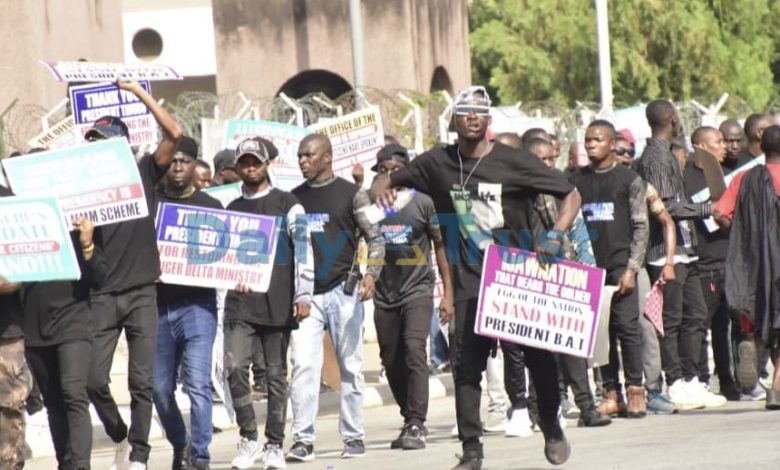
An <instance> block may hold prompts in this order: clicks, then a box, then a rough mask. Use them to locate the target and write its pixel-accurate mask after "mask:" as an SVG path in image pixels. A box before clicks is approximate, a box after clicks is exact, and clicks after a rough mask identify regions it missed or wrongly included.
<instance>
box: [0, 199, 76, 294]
mask: <svg viewBox="0 0 780 470" xmlns="http://www.w3.org/2000/svg"><path fill="white" fill-rule="evenodd" d="M0 276H2V277H4V278H5V279H7V280H8V281H11V282H37V281H54V280H75V279H79V278H80V277H81V270H80V269H79V264H78V262H77V261H76V253H75V251H74V250H73V244H72V243H71V240H70V233H69V231H68V227H67V226H66V225H65V219H64V217H63V216H62V210H61V209H60V206H59V203H58V202H57V199H56V198H54V197H51V196H35V197H23V196H12V197H3V198H0Z"/></svg>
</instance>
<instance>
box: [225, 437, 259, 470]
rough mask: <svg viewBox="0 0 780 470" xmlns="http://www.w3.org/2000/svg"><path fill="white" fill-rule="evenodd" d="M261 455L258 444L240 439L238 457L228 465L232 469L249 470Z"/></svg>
mask: <svg viewBox="0 0 780 470" xmlns="http://www.w3.org/2000/svg"><path fill="white" fill-rule="evenodd" d="M262 453H263V448H262V447H260V443H259V442H257V441H250V440H249V439H247V438H245V437H242V438H241V441H239V443H238V455H237V456H236V458H234V459H233V461H232V462H231V463H230V465H231V466H232V467H233V468H241V469H243V468H250V467H252V466H253V465H254V464H255V460H257V459H258V458H259V457H260V455H261V454H262Z"/></svg>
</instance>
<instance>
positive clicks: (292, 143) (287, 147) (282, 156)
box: [222, 119, 311, 166]
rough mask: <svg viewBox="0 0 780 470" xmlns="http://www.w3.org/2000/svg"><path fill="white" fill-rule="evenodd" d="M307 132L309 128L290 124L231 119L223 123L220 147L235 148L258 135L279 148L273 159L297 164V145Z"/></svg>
mask: <svg viewBox="0 0 780 470" xmlns="http://www.w3.org/2000/svg"><path fill="white" fill-rule="evenodd" d="M309 134H311V131H310V130H309V129H306V128H305V127H298V126H293V125H292V124H285V123H281V122H273V121H262V120H258V119H255V120H250V119H243V120H239V119H231V120H229V121H227V122H226V123H225V140H224V142H223V147H222V148H226V149H235V148H236V147H238V144H240V143H241V142H242V141H243V140H246V139H249V138H250V137H257V136H260V137H263V138H265V139H268V140H270V141H271V142H273V144H274V145H275V146H276V149H277V150H279V156H278V157H277V158H276V159H275V161H279V162H283V163H286V164H289V165H295V166H298V145H299V144H300V143H301V140H303V138H304V137H306V136H307V135H309Z"/></svg>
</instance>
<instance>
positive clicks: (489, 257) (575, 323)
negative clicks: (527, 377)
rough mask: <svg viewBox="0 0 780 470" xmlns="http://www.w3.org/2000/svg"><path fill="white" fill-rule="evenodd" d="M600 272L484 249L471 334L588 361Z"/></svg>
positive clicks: (495, 248) (602, 273)
mask: <svg viewBox="0 0 780 470" xmlns="http://www.w3.org/2000/svg"><path fill="white" fill-rule="evenodd" d="M604 278H605V271H604V270H603V269H600V268H594V267H592V266H587V265H584V264H579V263H574V262H571V261H565V260H558V261H557V262H556V263H553V264H548V265H546V266H543V265H541V264H540V263H539V261H538V260H537V258H536V254H535V253H531V252H528V251H524V250H520V249H518V248H507V247H502V246H498V245H493V244H491V245H488V247H487V249H486V250H485V259H484V262H483V265H482V284H481V287H480V292H479V304H478V307H477V318H476V321H475V323H474V332H475V333H477V334H479V335H482V336H489V337H492V338H498V339H501V340H505V341H511V342H513V343H519V344H525V345H528V346H533V347H536V348H539V349H546V350H549V351H554V352H560V353H564V354H571V355H573V356H578V357H584V358H589V357H592V356H593V348H594V344H595V340H596V326H597V325H598V319H599V314H600V307H601V299H602V289H603V287H604Z"/></svg>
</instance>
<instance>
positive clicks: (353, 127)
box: [309, 106, 385, 182]
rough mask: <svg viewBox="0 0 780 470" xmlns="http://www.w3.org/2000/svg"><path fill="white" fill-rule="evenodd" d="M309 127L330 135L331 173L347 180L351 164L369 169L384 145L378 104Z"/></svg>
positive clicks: (350, 174) (349, 175)
mask: <svg viewBox="0 0 780 470" xmlns="http://www.w3.org/2000/svg"><path fill="white" fill-rule="evenodd" d="M309 129H311V130H312V131H314V132H316V133H318V134H324V135H326V136H328V138H330V142H331V144H332V145H333V172H334V173H335V174H336V175H337V176H341V177H342V178H344V179H346V180H351V179H352V167H353V166H354V165H355V164H358V163H359V164H361V165H363V166H364V167H365V169H366V170H368V168H369V167H371V166H372V165H373V164H374V163H375V162H376V153H377V152H378V151H379V149H381V148H382V147H383V146H384V144H385V131H384V129H383V128H382V114H381V113H380V112H379V107H377V106H369V107H368V108H365V109H361V110H360V111H355V112H354V113H350V114H347V115H345V116H341V117H338V118H334V119H327V120H323V121H320V122H318V123H317V124H314V125H311V126H309ZM366 173H367V174H368V172H366ZM366 180H367V181H368V182H370V181H371V178H368V176H366Z"/></svg>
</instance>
